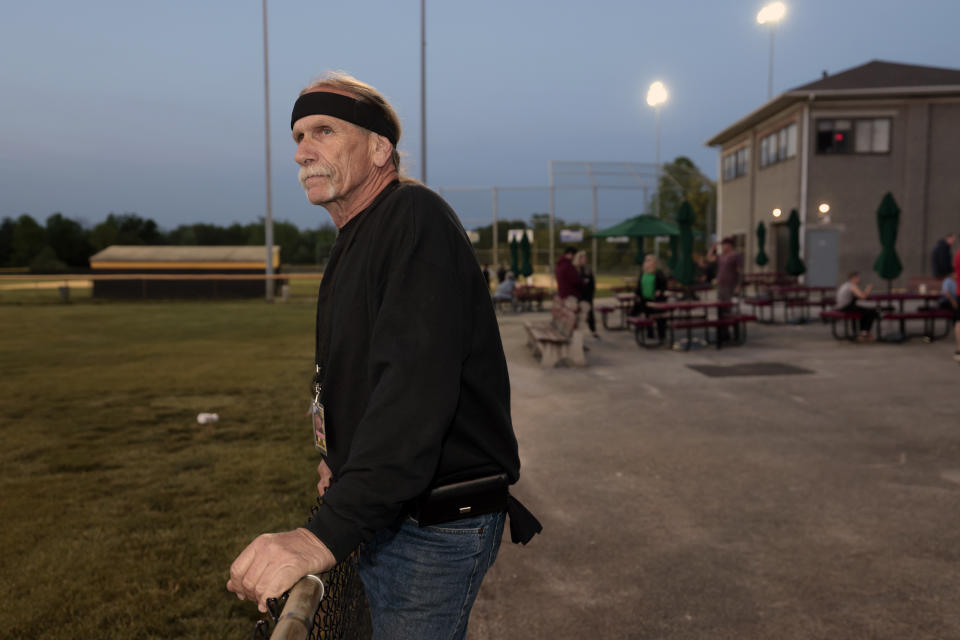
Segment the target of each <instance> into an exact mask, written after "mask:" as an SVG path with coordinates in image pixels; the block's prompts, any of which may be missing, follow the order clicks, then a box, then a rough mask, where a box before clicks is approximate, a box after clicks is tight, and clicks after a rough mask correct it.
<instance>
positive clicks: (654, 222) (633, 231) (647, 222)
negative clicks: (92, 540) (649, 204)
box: [593, 213, 680, 238]
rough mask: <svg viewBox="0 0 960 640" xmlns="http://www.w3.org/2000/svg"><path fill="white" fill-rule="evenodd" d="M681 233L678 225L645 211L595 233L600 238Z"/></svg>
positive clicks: (641, 236)
mask: <svg viewBox="0 0 960 640" xmlns="http://www.w3.org/2000/svg"><path fill="white" fill-rule="evenodd" d="M679 234H680V229H678V228H677V225H675V224H673V223H671V222H667V221H666V220H662V219H660V218H658V217H657V216H655V215H651V214H649V213H645V214H643V215H640V216H634V217H632V218H627V219H626V220H624V221H623V222H620V223H618V224H615V225H613V226H612V227H610V228H609V229H603V230H601V231H597V232H596V233H594V234H593V235H594V236H596V237H598V238H617V237H621V236H626V237H628V238H644V237H646V236H676V235H679Z"/></svg>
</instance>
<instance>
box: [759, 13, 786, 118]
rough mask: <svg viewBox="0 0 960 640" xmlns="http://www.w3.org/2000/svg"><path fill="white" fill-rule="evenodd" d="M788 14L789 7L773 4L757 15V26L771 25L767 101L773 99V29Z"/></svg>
mask: <svg viewBox="0 0 960 640" xmlns="http://www.w3.org/2000/svg"><path fill="white" fill-rule="evenodd" d="M786 14H787V5H785V4H783V3H782V2H771V3H770V4H768V5H767V6H765V7H764V8H763V9H760V12H759V13H757V24H768V25H770V69H769V71H768V73H767V100H769V99H771V98H772V97H773V29H774V27H775V26H776V25H777V23H778V22H780V21H781V20H783V16H785V15H786Z"/></svg>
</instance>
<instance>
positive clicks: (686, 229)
mask: <svg viewBox="0 0 960 640" xmlns="http://www.w3.org/2000/svg"><path fill="white" fill-rule="evenodd" d="M693 221H694V216H693V208H692V207H691V206H690V203H689V202H687V201H686V200H684V201H683V203H682V204H681V205H680V210H679V211H678V212H677V226H678V227H679V229H680V235H679V236H678V241H677V266H676V268H675V269H674V270H673V277H674V279H676V281H677V282H679V283H680V284H684V285H691V284H693Z"/></svg>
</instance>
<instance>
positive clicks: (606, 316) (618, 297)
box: [594, 293, 637, 331]
mask: <svg viewBox="0 0 960 640" xmlns="http://www.w3.org/2000/svg"><path fill="white" fill-rule="evenodd" d="M613 299H614V301H615V302H614V304H612V305H610V304H598V305H594V310H595V311H596V312H597V313H599V314H600V322H601V323H602V324H603V328H604V329H606V330H607V331H622V330H624V329H626V328H627V317H629V315H630V310H631V309H632V308H633V303H634V301H635V300H636V299H637V296H636V294H633V293H617V294H615V295H614V296H613ZM613 314H617V317H616V320H617V322H616V323H613V322H611V320H610V316H611V315H613Z"/></svg>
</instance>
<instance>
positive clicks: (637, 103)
mask: <svg viewBox="0 0 960 640" xmlns="http://www.w3.org/2000/svg"><path fill="white" fill-rule="evenodd" d="M763 4H764V3H763V2H754V1H743V2H741V1H732V0H673V1H671V2H657V3H653V2H637V1H636V0H634V1H631V2H627V1H614V0H596V1H594V2H584V1H583V0H581V1H579V2H570V1H567V0H550V1H549V2H547V1H545V0H514V1H512V2H510V1H506V0H487V1H486V2H482V3H480V2H469V3H468V2H462V1H460V0H446V1H438V0H428V2H427V119H428V124H427V130H428V160H429V166H428V184H429V186H431V187H434V188H437V187H452V186H491V185H500V186H504V187H506V186H526V185H530V186H534V185H536V186H539V185H546V184H547V181H548V177H549V176H548V170H547V166H548V162H549V161H550V160H592V161H633V162H652V161H653V159H654V141H655V124H654V123H655V118H654V112H653V110H652V109H651V108H650V107H648V106H647V105H646V104H645V102H644V95H645V93H646V89H647V86H648V85H649V84H650V83H651V82H653V81H654V80H661V81H663V82H664V83H665V84H666V86H667V88H668V90H669V92H670V99H669V102H668V103H667V104H666V105H665V106H664V107H663V111H662V151H661V157H662V159H664V160H668V159H672V158H673V157H675V156H677V155H686V156H689V157H690V158H691V159H693V161H694V162H696V163H697V165H698V166H699V167H700V168H701V170H702V171H703V172H704V173H705V174H707V175H708V176H710V177H711V178H714V177H716V173H717V154H716V151H715V150H713V149H709V148H707V147H705V146H704V144H703V143H704V141H705V140H707V139H708V138H709V137H710V136H711V135H713V134H715V133H717V132H718V131H719V130H721V129H722V128H724V127H725V126H726V125H728V124H730V123H732V122H733V121H735V120H737V119H739V118H740V117H741V116H743V115H745V114H746V113H748V112H749V111H752V110H753V109H755V108H756V107H758V106H759V105H760V104H762V103H763V102H764V101H765V100H766V97H767V64H768V52H769V35H768V30H767V28H764V27H761V26H759V25H757V24H756V21H755V16H756V13H757V11H758V10H759V9H760V8H761V6H762V5H763ZM787 4H788V11H787V15H786V18H785V19H784V21H783V22H782V23H781V24H780V25H779V26H778V27H777V31H776V41H775V43H776V45H775V46H776V48H775V52H776V53H775V55H776V60H775V71H774V73H775V75H774V92H775V93H779V92H781V91H784V90H786V89H789V88H791V87H794V86H797V85H800V84H804V83H806V82H810V81H812V80H816V79H817V78H819V77H820V74H821V72H822V71H823V70H827V71H829V72H830V73H835V72H839V71H842V70H845V69H848V68H850V67H853V66H857V65H860V64H863V63H865V62H868V61H869V60H872V59H881V60H887V61H893V62H903V63H910V64H922V65H931V66H940V67H953V68H957V67H960V43H958V39H957V27H958V25H960V2H957V1H956V0H914V1H913V2H907V1H906V0H873V1H870V2H867V1H863V0H796V1H794V2H788V3H787ZM419 11H420V3H419V2H418V1H417V0H392V1H388V0H369V1H360V0H358V1H355V2H339V3H332V2H322V1H320V0H314V1H306V0H282V1H281V0H273V1H271V2H270V7H269V36H270V82H271V85H270V101H271V102H270V104H271V124H270V131H271V141H272V145H273V192H274V217H275V218H276V219H280V220H290V221H292V222H294V223H296V224H297V225H298V226H301V227H316V226H318V225H319V224H321V223H323V222H327V221H328V220H329V218H328V216H327V214H326V212H325V211H324V210H323V209H321V208H319V207H313V206H311V205H309V204H308V203H307V202H306V200H305V198H304V195H303V192H302V190H301V189H300V187H299V186H298V185H297V181H296V167H295V165H294V163H293V152H294V145H293V143H292V141H291V138H290V127H289V121H290V108H291V106H292V104H293V100H294V99H295V97H296V95H297V92H298V91H299V90H300V89H301V88H302V87H303V86H305V85H306V84H308V83H309V82H310V81H311V79H312V78H313V77H314V76H316V75H318V74H319V73H321V72H322V71H324V70H327V69H342V70H345V71H348V72H350V73H352V74H354V75H356V76H357V77H359V78H360V79H362V80H364V81H366V82H369V83H371V84H373V85H374V86H376V87H377V88H378V89H380V90H381V91H382V92H383V93H384V94H385V95H386V96H387V97H388V98H389V99H390V100H391V101H392V102H393V104H394V106H395V107H396V108H397V110H398V112H399V114H400V117H401V119H402V122H403V126H404V136H403V139H402V140H401V142H400V150H401V152H403V153H404V154H405V158H406V162H407V170H408V172H409V173H410V174H411V175H413V176H414V177H419V164H420V153H421V150H420V126H419V123H420V111H419V109H420V88H419V82H420V75H419V74H420V58H419V55H420V14H419ZM0 59H2V60H3V63H2V64H0V86H2V99H0V217H4V216H18V215H20V214H21V213H29V214H31V215H32V216H34V217H35V218H37V219H38V220H40V221H43V220H45V219H46V218H47V216H49V215H50V214H51V213H53V212H62V213H63V214H64V215H66V216H68V217H72V218H77V219H80V220H84V221H86V222H87V223H91V224H92V223H96V222H98V221H100V220H102V219H103V218H104V217H105V216H106V214H107V213H109V212H115V213H123V212H135V213H137V214H139V215H141V216H145V217H150V218H153V219H154V220H156V221H157V222H158V223H159V224H160V225H161V226H162V227H164V228H172V227H174V226H176V225H178V224H182V223H191V222H215V223H218V224H229V223H231V222H241V223H247V222H252V221H255V220H257V218H258V217H260V216H262V215H264V212H265V184H264V182H265V178H264V134H263V126H264V123H263V42H262V23H261V3H260V0H231V1H227V0H193V1H190V2H187V1H186V0H170V1H167V2H142V1H138V0H90V1H86V2H75V1H70V2H68V1H66V0H33V1H31V2H9V3H5V7H4V11H3V19H2V20H0ZM449 193H450V195H449V199H450V200H451V202H452V203H453V204H454V206H455V208H456V209H457V210H458V212H459V213H460V214H461V216H462V218H463V219H464V222H465V225H466V226H467V227H474V226H479V225H482V224H487V223H489V216H490V204H489V203H490V195H489V192H475V193H473V194H464V193H460V192H449ZM583 196H584V194H567V195H564V196H563V197H562V198H560V199H558V204H557V207H558V215H560V216H561V217H565V218H566V219H567V220H576V219H581V220H584V221H587V220H588V219H589V217H590V209H589V196H586V197H583ZM642 209H643V204H642V198H640V197H639V195H638V194H635V193H632V192H631V193H630V194H629V196H625V195H624V194H622V193H621V194H619V195H617V196H616V198H614V194H610V195H609V196H608V195H603V196H602V202H601V210H602V211H601V217H602V221H603V224H604V225H605V224H607V223H613V222H616V221H618V220H620V219H623V218H625V217H627V216H630V215H635V214H637V213H641V212H642ZM546 210H547V199H546V191H545V190H540V191H536V192H514V194H513V195H511V194H510V193H509V192H508V193H507V194H506V195H505V196H504V197H503V199H502V201H501V204H500V215H501V217H517V218H527V217H528V216H529V214H530V213H531V212H532V211H546Z"/></svg>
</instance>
